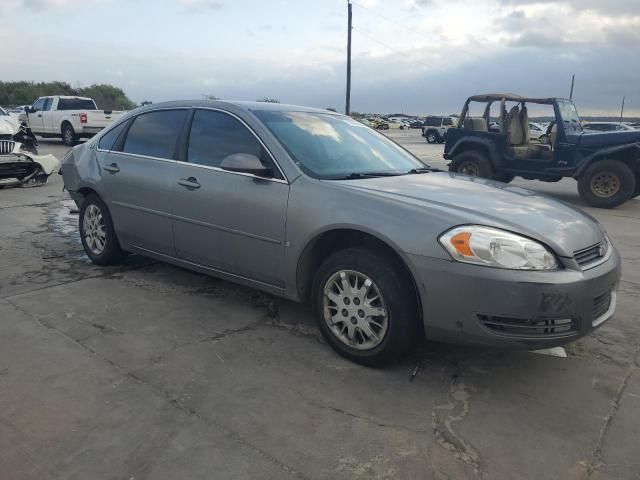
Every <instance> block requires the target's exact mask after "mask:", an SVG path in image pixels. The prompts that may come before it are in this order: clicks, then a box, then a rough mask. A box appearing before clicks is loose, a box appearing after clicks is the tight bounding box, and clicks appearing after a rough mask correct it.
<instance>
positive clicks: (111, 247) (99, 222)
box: [80, 194, 126, 265]
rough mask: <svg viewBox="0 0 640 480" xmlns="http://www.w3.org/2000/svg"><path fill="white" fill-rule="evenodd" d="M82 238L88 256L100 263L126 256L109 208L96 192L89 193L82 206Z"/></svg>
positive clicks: (113, 261)
mask: <svg viewBox="0 0 640 480" xmlns="http://www.w3.org/2000/svg"><path fill="white" fill-rule="evenodd" d="M80 239H81V241H82V246H83V247H84V251H85V253H86V254H87V256H88V257H89V258H90V259H91V261H92V262H93V263H96V264H98V265H112V264H114V263H118V262H119V261H120V260H122V259H123V258H124V257H125V256H126V252H125V251H124V250H122V248H120V244H119V243H118V238H117V237H116V233H115V230H114V229H113V222H112V220H111V214H110V213H109V209H108V208H107V206H106V205H105V203H104V202H103V201H102V200H101V199H100V197H98V196H97V195H95V194H90V195H87V197H86V198H85V199H84V201H83V202H82V206H81V207H80Z"/></svg>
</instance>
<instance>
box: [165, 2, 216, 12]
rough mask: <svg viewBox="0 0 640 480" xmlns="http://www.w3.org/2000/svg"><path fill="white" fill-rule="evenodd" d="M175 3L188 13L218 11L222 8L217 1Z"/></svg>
mask: <svg viewBox="0 0 640 480" xmlns="http://www.w3.org/2000/svg"><path fill="white" fill-rule="evenodd" d="M176 2H177V3H178V5H180V6H182V7H184V9H185V11H187V12H189V13H199V12H203V11H205V10H220V9H221V8H223V7H224V4H223V3H222V2H219V1H217V0H176Z"/></svg>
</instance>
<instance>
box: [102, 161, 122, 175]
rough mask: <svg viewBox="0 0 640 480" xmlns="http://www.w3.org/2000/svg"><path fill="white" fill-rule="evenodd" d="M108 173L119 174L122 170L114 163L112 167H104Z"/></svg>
mask: <svg viewBox="0 0 640 480" xmlns="http://www.w3.org/2000/svg"><path fill="white" fill-rule="evenodd" d="M103 168H104V169H105V170H106V171H107V172H109V173H112V174H113V173H118V172H119V171H120V168H119V167H118V164H117V163H112V164H111V165H105V166H104V167H103Z"/></svg>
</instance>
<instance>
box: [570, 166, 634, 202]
mask: <svg viewBox="0 0 640 480" xmlns="http://www.w3.org/2000/svg"><path fill="white" fill-rule="evenodd" d="M634 192H636V175H635V174H634V173H633V170H631V168H629V166H628V165H626V164H625V163H622V162H620V161H618V160H600V161H597V162H595V163H592V164H591V165H589V166H588V167H587V169H586V170H585V171H584V173H583V174H582V175H580V177H579V178H578V193H579V194H580V197H581V198H582V199H583V200H584V201H585V202H586V203H587V204H588V205H590V206H592V207H597V208H614V207H617V206H618V205H622V204H623V203H624V202H626V201H627V200H629V199H630V198H632V197H633V195H634Z"/></svg>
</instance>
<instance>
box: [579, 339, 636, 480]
mask: <svg viewBox="0 0 640 480" xmlns="http://www.w3.org/2000/svg"><path fill="white" fill-rule="evenodd" d="M639 358H640V345H639V346H638V347H637V348H636V350H635V352H634V355H633V359H632V360H631V362H629V364H628V366H627V370H626V372H625V374H624V376H623V377H622V382H621V383H620V387H619V388H618V391H617V393H616V396H615V397H614V399H613V402H611V409H610V410H609V413H608V414H607V416H606V417H605V420H604V423H603V425H602V428H601V429H600V434H599V435H598V440H597V442H596V445H595V447H594V448H593V451H592V452H591V458H590V459H589V460H588V462H586V469H585V477H584V478H587V479H588V478H591V476H592V475H593V474H594V473H595V472H596V471H597V470H598V469H600V468H602V467H605V466H607V464H606V463H605V462H604V461H603V459H602V447H603V445H604V439H605V436H606V434H607V432H608V431H609V428H610V427H611V424H612V423H613V420H614V419H615V417H616V415H617V414H618V410H619V409H620V403H621V402H622V397H623V396H624V392H625V390H626V389H627V385H628V384H629V379H630V378H631V375H632V374H633V372H634V371H635V369H636V368H637V363H636V362H637V361H638V359H639Z"/></svg>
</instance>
